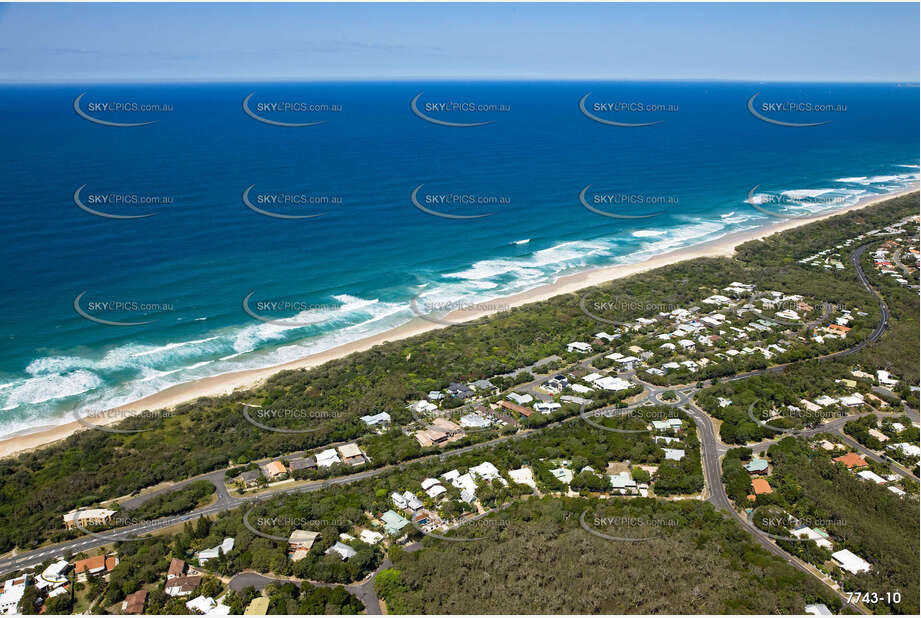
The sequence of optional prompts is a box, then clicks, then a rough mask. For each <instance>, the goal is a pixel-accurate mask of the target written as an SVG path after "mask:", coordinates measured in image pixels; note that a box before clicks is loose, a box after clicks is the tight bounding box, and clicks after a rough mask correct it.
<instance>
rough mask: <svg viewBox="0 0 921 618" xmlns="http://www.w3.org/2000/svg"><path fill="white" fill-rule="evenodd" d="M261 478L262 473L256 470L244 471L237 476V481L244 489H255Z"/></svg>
mask: <svg viewBox="0 0 921 618" xmlns="http://www.w3.org/2000/svg"><path fill="white" fill-rule="evenodd" d="M261 478H263V477H262V471H261V470H259V469H258V468H257V469H255V470H246V471H244V472H241V473H240V474H239V475H238V476H237V480H238V481H240V483H242V484H243V486H244V487H255V486H256V485H258V484H259V479H261Z"/></svg>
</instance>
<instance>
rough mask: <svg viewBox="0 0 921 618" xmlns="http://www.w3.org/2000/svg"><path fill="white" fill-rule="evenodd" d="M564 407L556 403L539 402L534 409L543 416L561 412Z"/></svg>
mask: <svg viewBox="0 0 921 618" xmlns="http://www.w3.org/2000/svg"><path fill="white" fill-rule="evenodd" d="M562 407H563V406H561V405H560V404H558V403H554V402H552V401H538V402H537V403H535V404H534V409H535V410H537V411H538V412H540V413H541V414H550V413H551V412H554V411H556V410H559V409H560V408H562Z"/></svg>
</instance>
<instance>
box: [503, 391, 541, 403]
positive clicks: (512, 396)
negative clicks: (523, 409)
mask: <svg viewBox="0 0 921 618" xmlns="http://www.w3.org/2000/svg"><path fill="white" fill-rule="evenodd" d="M505 398H506V399H508V400H509V401H514V402H515V403H517V404H518V405H520V406H523V405H525V404H526V403H531V402H532V401H534V398H533V397H531V396H530V395H528V394H524V395H519V394H518V393H509V394H508V395H506V396H505Z"/></svg>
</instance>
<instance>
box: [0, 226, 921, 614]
mask: <svg viewBox="0 0 921 618" xmlns="http://www.w3.org/2000/svg"><path fill="white" fill-rule="evenodd" d="M917 226H918V217H917V216H914V217H910V218H906V219H902V220H900V221H899V222H898V223H895V224H892V225H890V226H886V227H883V228H879V229H874V230H872V231H869V232H866V233H863V234H860V235H858V236H855V237H854V238H850V239H847V240H845V241H843V242H840V243H838V244H836V245H835V246H834V247H830V248H828V249H826V250H823V251H820V252H818V253H816V254H815V255H813V256H812V257H808V258H804V259H802V260H799V263H800V264H802V265H804V266H806V267H817V266H818V267H820V268H823V269H824V270H833V271H834V270H841V268H839V267H838V266H839V265H841V267H842V268H844V267H845V264H850V266H851V267H852V268H855V269H856V272H857V274H858V275H861V276H862V275H863V270H862V268H863V267H862V266H861V263H860V261H859V259H858V258H860V257H861V256H865V257H866V258H867V259H868V260H870V261H869V262H868V263H869V264H872V267H873V268H874V269H875V271H876V272H875V273H874V274H875V276H877V277H885V278H886V280H889V281H891V282H892V284H894V285H897V286H901V287H902V288H904V289H905V290H908V291H909V292H910V294H911V295H912V297H913V298H914V299H915V302H916V301H917V270H918V268H917V231H918V230H917ZM906 239H909V240H906ZM910 239H914V240H910ZM858 246H860V247H861V251H865V252H863V253H860V252H855V251H854V250H855V249H856V248H857V247H858ZM852 254H853V255H855V256H857V257H856V258H855V260H856V261H855V260H851V259H849V258H850V255H852ZM846 256H847V257H846ZM909 256H912V257H910V258H909ZM897 265H898V266H897ZM912 277H914V278H912ZM860 280H861V281H863V280H864V279H860ZM866 286H867V290H868V291H869V292H870V293H871V294H872V295H873V296H871V297H869V298H867V299H865V300H864V301H863V302H862V303H860V304H850V303H848V304H846V305H845V304H839V303H833V302H830V301H828V300H827V299H824V298H818V297H815V296H813V295H811V294H809V293H808V292H804V291H802V290H798V289H796V288H795V287H790V288H784V289H774V288H764V289H761V288H760V286H758V285H757V284H755V283H753V282H750V281H738V280H733V281H727V282H726V284H725V285H723V286H721V287H719V288H711V289H707V290H706V291H705V292H704V293H702V294H701V297H699V298H698V299H697V300H696V302H693V303H688V304H686V305H681V306H664V305H662V304H655V303H653V304H647V305H645V306H644V307H643V312H642V313H644V315H639V316H636V317H634V318H633V319H626V320H615V319H614V318H613V314H611V315H608V314H606V313H604V312H605V311H607V310H608V309H610V308H611V307H612V306H613V305H611V304H608V305H605V304H604V303H602V302H598V303H593V302H591V301H589V302H586V297H585V296H583V297H581V298H580V299H577V301H576V302H577V303H578V304H579V307H580V312H581V313H582V315H583V316H587V317H588V318H590V319H589V320H588V321H587V322H586V327H585V330H583V331H581V336H576V337H575V338H572V339H567V340H564V341H560V342H559V344H558V345H557V347H556V348H555V349H554V350H553V353H552V354H550V355H548V356H545V357H543V358H541V359H539V360H537V361H535V362H533V363H531V364H529V365H528V366H522V367H518V368H517V369H514V370H512V371H506V372H503V373H501V374H495V375H489V376H485V377H480V378H478V379H475V380H464V379H462V378H461V377H460V376H457V375H446V376H445V377H444V386H443V387H442V388H437V389H432V390H429V391H428V392H425V393H423V395H424V396H423V397H409V398H407V399H404V400H403V402H402V405H401V406H398V407H394V408H391V409H387V410H382V409H371V410H366V411H365V413H364V414H362V415H360V416H359V417H358V418H357V419H356V423H357V424H358V426H359V427H360V431H359V433H358V437H357V438H355V439H344V440H342V439H333V440H330V441H329V442H327V443H326V444H323V445H321V446H319V447H315V448H311V449H306V450H299V451H294V452H288V453H283V454H279V455H276V456H272V457H256V458H253V459H252V460H250V461H231V462H229V463H230V465H229V466H224V467H218V468H217V469H216V470H215V471H214V473H210V474H205V475H201V476H200V477H194V478H190V479H188V480H187V481H185V482H181V483H176V484H174V485H173V486H172V487H171V486H170V485H163V486H158V487H151V488H148V489H146V490H141V491H136V492H133V493H132V495H130V496H124V497H122V498H115V499H109V500H102V501H96V502H87V503H85V504H83V505H80V506H78V508H74V509H72V510H70V511H67V512H62V513H60V514H59V515H58V526H59V527H60V529H61V530H62V531H64V532H63V533H62V537H61V538H64V539H69V540H65V541H59V542H57V543H54V544H48V545H40V546H39V547H37V548H35V549H31V550H29V551H24V552H21V551H15V552H12V553H10V554H7V555H6V556H3V559H2V561H0V566H2V567H3V569H4V572H5V575H4V577H3V582H2V587H0V613H3V614H15V613H19V612H30V613H115V614H133V615H138V614H143V613H149V612H156V613H162V612H167V613H185V614H203V615H228V614H249V615H265V614H267V613H270V608H274V607H277V604H278V603H279V602H280V601H279V599H280V598H281V597H279V596H278V595H282V596H284V597H285V598H288V599H289V601H288V602H291V603H295V605H290V606H288V607H289V608H290V607H295V606H296V604H297V603H307V602H308V601H307V597H308V596H309V595H310V594H322V595H326V596H324V597H323V598H327V597H328V598H329V599H331V598H332V597H330V596H329V595H333V594H334V593H335V594H337V595H339V596H338V597H336V598H337V600H336V601H335V602H336V603H338V604H339V605H338V607H341V608H342V610H343V611H344V612H346V613H351V612H352V610H358V611H364V612H367V613H381V612H382V611H383V608H382V604H384V603H385V599H384V598H383V597H382V594H383V593H380V594H379V593H378V592H376V591H377V590H379V589H380V582H381V581H382V578H384V577H385V576H388V577H389V576H390V575H391V567H390V564H391V560H392V558H390V557H394V556H396V555H398V554H397V553H395V552H396V551H397V550H398V549H399V550H400V551H402V552H416V551H423V550H424V547H425V546H426V545H427V543H430V542H434V543H449V544H450V543H451V542H455V543H458V544H466V543H477V542H479V541H481V540H482V539H485V538H486V537H487V536H488V535H490V534H499V533H501V531H502V530H503V529H504V528H506V527H509V526H512V525H513V523H512V522H510V521H509V520H507V519H503V513H505V512H508V511H509V510H510V509H514V508H515V507H516V505H520V504H522V503H528V502H538V501H542V500H548V499H554V500H567V499H569V500H579V499H591V500H594V501H597V502H598V503H599V504H602V503H606V504H631V503H636V504H640V503H641V501H643V500H647V501H649V500H651V501H656V500H665V501H669V502H673V501H685V500H689V501H696V502H701V503H709V504H712V505H713V506H714V507H715V508H717V509H723V510H724V512H725V513H727V515H728V516H730V517H732V518H734V519H735V521H737V522H738V525H739V526H742V527H743V528H744V529H745V530H746V531H747V532H748V533H749V534H751V535H753V536H754V538H755V539H756V541H757V542H758V543H759V544H760V546H761V547H763V548H765V549H766V550H767V551H769V552H770V553H772V554H774V555H777V556H781V557H782V558H783V560H785V561H786V562H787V563H789V564H790V565H793V566H794V567H795V568H796V569H798V570H799V571H801V572H803V573H806V574H808V575H809V576H810V577H816V578H818V579H819V581H821V582H823V584H824V585H827V586H828V589H829V590H830V591H831V593H832V597H833V598H837V599H838V601H839V603H838V605H837V607H836V608H835V609H836V610H840V609H841V608H842V607H844V606H849V607H851V608H852V609H856V610H858V611H861V610H865V609H866V605H862V604H861V602H860V600H859V599H858V600H856V601H855V600H854V599H853V598H851V599H849V598H848V594H847V593H848V592H850V591H851V590H850V589H849V587H848V586H849V582H850V581H851V580H850V579H849V578H850V577H852V576H854V577H856V576H862V575H867V574H872V573H873V572H874V569H876V568H878V567H877V564H876V558H875V557H874V556H871V555H868V554H867V553H866V551H865V550H864V549H863V547H862V546H861V545H859V544H857V543H855V542H854V541H853V540H852V539H851V537H850V536H849V534H848V532H849V528H847V527H846V524H845V527H842V524H841V521H839V520H838V519H836V515H835V513H834V512H822V511H821V509H820V508H819V507H818V505H813V504H806V503H804V502H802V501H797V500H795V499H791V496H793V495H794V494H795V491H796V489H795V483H796V480H795V478H793V477H791V475H790V468H791V465H793V464H791V461H804V460H809V461H810V462H811V463H810V465H811V466H816V467H817V468H820V469H825V468H826V467H827V469H828V470H829V472H828V474H832V473H834V474H836V475H837V474H844V475H848V478H852V479H853V480H854V482H855V483H859V484H861V486H864V487H868V488H876V489H873V491H876V492H883V493H882V494H880V493H875V494H874V496H875V497H874V500H891V501H895V502H893V503H892V504H893V505H896V504H898V503H899V502H898V501H905V502H906V503H908V502H910V503H912V504H914V505H917V502H918V492H919V489H918V466H919V456H921V449H919V447H918V440H919V427H921V424H919V418H918V412H917V409H916V408H915V407H912V405H910V404H909V402H908V400H907V399H906V398H914V399H913V400H914V401H915V402H916V401H917V392H918V386H917V380H916V377H915V379H911V378H910V377H909V376H905V375H898V374H896V373H894V372H893V371H891V370H886V369H881V368H876V367H873V366H871V365H869V364H867V363H865V362H858V361H853V362H850V361H848V358H849V355H850V354H852V353H853V352H854V351H855V350H859V349H861V348H862V347H863V346H865V345H867V342H873V341H876V340H877V339H878V338H879V337H880V336H881V335H882V333H883V332H884V330H885V328H886V326H887V325H886V320H885V318H886V315H887V313H886V312H885V309H884V310H883V313H882V315H880V314H879V310H878V309H877V308H876V307H875V306H874V305H875V303H876V302H877V299H878V298H879V297H878V295H877V294H876V292H874V288H873V287H872V286H871V284H870V283H867V284H866ZM879 302H880V303H881V302H882V301H881V300H880V301H879ZM881 307H885V305H881ZM602 314H604V315H602ZM823 359H842V360H841V362H840V363H839V365H837V366H840V367H841V370H840V372H839V373H836V374H834V375H831V376H828V378H827V379H823V380H819V381H814V382H813V383H812V384H809V385H806V386H803V387H802V388H796V389H792V390H790V391H789V392H785V393H783V394H782V395H780V396H778V397H775V398H774V400H772V401H764V400H760V399H755V400H751V398H750V397H749V396H748V394H744V393H742V392H741V391H737V390H736V384H737V383H739V380H747V379H756V378H759V377H764V378H765V379H770V377H771V376H772V375H778V374H777V373H776V372H777V371H778V370H785V369H786V370H787V371H790V369H789V368H790V367H795V366H797V365H803V364H805V363H809V362H822V360H823ZM235 405H236V407H237V408H238V409H240V411H241V413H242V414H243V415H244V416H245V417H246V418H247V419H249V420H250V421H251V417H250V416H249V415H248V413H247V412H246V410H248V409H250V410H252V409H262V408H263V406H260V405H259V404H253V403H245V402H244V403H243V404H242V405H241V404H235ZM267 416H269V417H270V416H271V415H267ZM251 424H253V426H256V427H259V428H260V431H263V430H267V431H269V432H272V431H276V430H277V431H279V432H284V431H290V430H291V429H290V427H281V426H279V427H277V428H273V427H271V426H265V425H262V424H261V423H260V424H258V425H257V424H254V423H252V422H251ZM567 431H569V432H571V431H578V432H586V433H585V434H584V435H587V436H591V438H590V439H589V440H588V441H585V439H583V441H581V442H580V444H581V445H582V446H580V447H578V448H576V447H569V448H570V450H569V451H567V448H564V447H554V448H552V449H551V448H549V447H539V448H538V447H537V445H539V444H541V442H540V441H541V440H542V439H544V438H542V436H551V435H553V434H554V432H564V433H563V434H562V435H563V436H565V435H566V434H565V432H567ZM343 435H347V434H343ZM580 435H582V434H580ZM560 439H563V438H560ZM609 439H610V440H614V441H616V443H617V444H618V445H619V446H618V447H617V449H621V452H622V454H621V455H620V456H618V457H610V456H607V451H608V450H609V449H610V448H611V447H610V446H597V447H596V446H593V444H594V442H593V441H598V444H599V445H603V444H604V441H606V440H609ZM382 443H388V444H394V443H395V444H401V445H404V446H405V447H406V449H407V452H408V453H413V454H414V455H412V456H409V457H406V458H404V459H399V460H397V461H396V462H395V463H392V462H390V461H387V462H384V461H380V459H382V457H383V456H382V455H381V453H382V451H381V446H380V445H381V444H382ZM528 443H533V444H534V447H533V448H532V447H529V448H531V449H532V451H533V455H532V454H529V453H531V452H532V451H516V450H514V448H520V447H513V446H512V445H515V444H528ZM548 444H549V443H548ZM503 449H506V450H503ZM508 449H511V450H508ZM611 452H613V451H611ZM452 458H455V459H456V460H457V463H456V464H452ZM797 458H799V459H797ZM403 470H405V472H404V471H403ZM394 471H399V472H396V473H394ZM387 475H389V476H387ZM385 479H389V480H385ZM198 484H201V485H203V486H204V489H202V490H199V486H198ZM350 484H356V486H361V487H362V488H363V489H362V491H363V492H365V493H364V495H365V496H366V498H364V499H362V501H361V502H360V505H359V503H355V504H354V505H352V506H349V507H347V508H346V507H345V505H343V506H341V507H335V508H331V509H329V510H328V513H337V514H338V515H337V517H335V518H331V517H313V516H312V515H311V514H310V513H307V512H304V513H303V514H301V515H298V513H297V511H296V510H295V511H291V510H289V509H288V508H287V507H284V508H282V510H280V511H277V512H276V511H273V510H272V509H271V508H268V507H269V505H272V504H275V503H276V501H277V499H279V498H282V499H283V498H284V497H285V496H297V495H310V494H316V495H317V496H327V497H326V498H323V500H331V499H334V496H335V495H336V492H337V488H342V491H343V492H344V491H346V488H347V487H349V486H350ZM193 489H194V491H193ZM186 491H187V492H189V497H188V503H187V504H183V505H181V506H180V507H178V508H177V509H174V510H173V511H170V512H168V513H165V514H163V515H161V516H151V517H150V518H145V517H143V516H141V515H140V514H141V513H144V512H145V509H147V510H149V511H150V513H152V514H154V515H156V513H157V511H155V510H153V508H152V505H156V506H158V507H164V508H165V506H169V505H168V504H166V505H164V504H161V503H166V502H167V500H168V499H169V497H170V495H178V494H181V493H182V492H186ZM346 495H347V494H343V497H345V496H346ZM883 495H884V496H885V497H881V496H883ZM128 507H131V508H128ZM893 508H895V507H893ZM162 510H163V509H162V508H161V511H162ZM229 514H236V515H234V517H235V519H234V520H233V521H231V520H230V519H228V518H226V517H225V515H229ZM215 516H216V519H215ZM583 528H584V529H585V532H586V533H587V534H590V535H598V534H601V533H600V532H598V531H597V530H593V529H592V528H591V527H590V526H587V525H586V524H585V523H584V522H583ZM147 534H151V535H152V536H149V537H147V536H145V535H147ZM637 534H638V529H636V528H634V529H629V528H628V529H627V530H626V532H624V531H622V530H620V531H617V535H614V536H612V534H611V531H608V534H607V537H608V538H609V539H610V538H614V539H620V542H623V541H624V540H626V541H630V540H634V541H635V540H642V539H643V538H646V537H639V536H637ZM602 536H604V535H602ZM426 537H428V538H426ZM144 538H148V539H157V541H156V542H157V543H159V544H158V545H156V547H157V550H156V552H157V553H156V557H155V559H154V561H153V562H149V563H145V562H144V561H146V560H150V557H145V556H144V555H139V554H138V553H137V548H136V547H135V546H137V545H139V544H140V543H141V541H142V539H144ZM171 539H172V540H171ZM261 543H266V544H267V546H268V547H271V548H273V549H271V550H269V549H266V548H265V547H263V546H262V545H260V544H261ZM257 547H260V548H262V549H257ZM129 548H131V549H130V550H129ZM263 552H268V553H266V555H265V558H264V559H263V558H257V557H256V554H258V553H263ZM394 559H395V558H394ZM241 561H242V562H241ZM236 564H247V565H249V566H247V567H245V568H243V569H241V570H237V569H238V567H236V566H234V565H236ZM257 565H260V566H257ZM151 569H154V570H153V571H151ZM116 582H117V583H116ZM291 584H293V585H294V588H293V589H292V588H285V586H289V585H291ZM298 587H300V588H301V590H300V592H298ZM282 590H284V593H282V592H281V591H282ZM310 590H313V591H314V592H309V591H310ZM337 590H338V591H339V592H335V591H337ZM316 591H321V592H316ZM308 593H309V594H308ZM285 595H286V596H285ZM292 595H293V596H292ZM813 601H814V600H813ZM327 602H330V603H331V602H333V601H330V600H328V601H327ZM805 611H806V612H807V613H811V614H816V615H827V614H830V613H833V612H832V610H831V609H830V608H829V604H828V603H822V602H809V603H806V604H805Z"/></svg>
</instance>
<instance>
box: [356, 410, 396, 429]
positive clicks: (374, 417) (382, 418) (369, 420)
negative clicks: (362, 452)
mask: <svg viewBox="0 0 921 618" xmlns="http://www.w3.org/2000/svg"><path fill="white" fill-rule="evenodd" d="M361 421H362V422H363V423H364V424H365V425H367V426H368V427H386V426H387V425H389V424H390V414H389V413H388V412H378V413H377V414H369V415H367V416H362V417H361Z"/></svg>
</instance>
